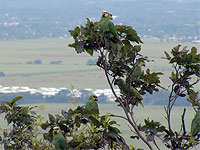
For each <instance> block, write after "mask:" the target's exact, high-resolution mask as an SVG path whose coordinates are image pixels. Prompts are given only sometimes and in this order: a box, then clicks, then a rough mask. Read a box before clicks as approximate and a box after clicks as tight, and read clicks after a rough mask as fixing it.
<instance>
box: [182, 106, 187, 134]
mask: <svg viewBox="0 0 200 150" xmlns="http://www.w3.org/2000/svg"><path fill="white" fill-rule="evenodd" d="M185 112H186V108H184V110H183V115H182V117H181V118H182V126H183V135H186V128H185Z"/></svg>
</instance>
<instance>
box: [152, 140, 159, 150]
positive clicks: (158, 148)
mask: <svg viewBox="0 0 200 150" xmlns="http://www.w3.org/2000/svg"><path fill="white" fill-rule="evenodd" d="M153 143H154V145H155V146H156V148H157V149H158V150H160V148H159V146H158V145H157V143H156V141H155V139H154V140H153Z"/></svg>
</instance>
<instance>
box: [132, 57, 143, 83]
mask: <svg viewBox="0 0 200 150" xmlns="http://www.w3.org/2000/svg"><path fill="white" fill-rule="evenodd" d="M143 65H144V62H142V61H139V62H138V63H137V65H136V67H135V68H134V70H133V72H132V73H131V76H130V77H131V81H134V82H137V81H139V80H140V77H141V75H142V66H143Z"/></svg>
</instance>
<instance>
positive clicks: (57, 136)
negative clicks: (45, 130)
mask: <svg viewBox="0 0 200 150" xmlns="http://www.w3.org/2000/svg"><path fill="white" fill-rule="evenodd" d="M53 145H54V147H55V150H66V149H68V148H67V140H66V139H65V137H64V136H63V135H62V133H61V132H60V128H59V127H54V128H53Z"/></svg>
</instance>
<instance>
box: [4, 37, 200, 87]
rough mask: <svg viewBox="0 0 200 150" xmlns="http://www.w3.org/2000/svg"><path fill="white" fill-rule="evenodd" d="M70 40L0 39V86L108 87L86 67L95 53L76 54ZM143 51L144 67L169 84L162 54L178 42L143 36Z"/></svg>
mask: <svg viewBox="0 0 200 150" xmlns="http://www.w3.org/2000/svg"><path fill="white" fill-rule="evenodd" d="M71 41H72V39H69V38H65V39H37V40H16V41H0V53H1V55H0V72H1V71H2V72H4V73H5V74H6V77H0V85H3V86H29V87H34V88H38V87H68V88H69V87H70V85H71V84H73V85H75V87H76V88H78V89H83V88H93V89H98V88H108V85H107V82H106V80H105V77H104V74H103V71H102V70H100V69H99V68H98V67H97V66H88V65H86V64H87V61H88V60H89V59H96V58H97V55H96V56H94V57H90V56H89V55H88V54H77V53H76V52H75V50H73V49H70V48H69V47H68V46H67V45H68V44H69V43H70V42H71ZM143 41H144V44H143V45H142V49H143V50H142V54H144V55H146V56H149V58H150V59H154V60H155V62H150V63H149V64H148V65H147V66H148V67H150V68H151V69H152V70H154V71H164V72H165V73H166V74H165V75H164V76H163V77H162V81H163V85H164V86H167V85H168V81H169V80H168V79H167V75H168V74H169V70H170V67H169V66H168V64H167V62H166V61H165V60H163V59H161V57H163V56H164V51H170V50H171V49H172V48H173V47H174V46H176V45H178V43H177V42H173V41H172V42H166V41H164V42H163V43H160V41H159V40H158V39H144V40H143ZM183 45H188V46H189V47H191V46H195V47H197V48H198V50H199V49H200V44H192V43H184V44H183ZM38 59H39V60H41V61H42V64H38V65H37V64H27V62H28V61H34V60H38ZM51 61H63V63H62V64H60V65H51V64H50V62H51Z"/></svg>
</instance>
